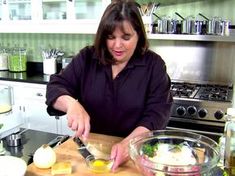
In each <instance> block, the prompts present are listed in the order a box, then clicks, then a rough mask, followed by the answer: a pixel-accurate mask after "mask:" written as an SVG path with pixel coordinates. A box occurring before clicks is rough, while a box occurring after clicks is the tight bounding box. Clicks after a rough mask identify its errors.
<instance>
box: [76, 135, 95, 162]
mask: <svg viewBox="0 0 235 176" xmlns="http://www.w3.org/2000/svg"><path fill="white" fill-rule="evenodd" d="M73 141H74V142H75V143H76V144H77V145H78V151H79V153H80V154H81V155H82V157H83V158H85V160H89V161H92V160H94V159H95V156H94V155H92V154H91V153H90V152H89V150H88V149H87V147H86V145H85V144H84V143H83V142H82V140H81V139H80V138H79V137H74V138H73Z"/></svg>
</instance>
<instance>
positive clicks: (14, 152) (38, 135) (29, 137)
mask: <svg viewBox="0 0 235 176" xmlns="http://www.w3.org/2000/svg"><path fill="white" fill-rule="evenodd" d="M58 136H61V135H59V134H54V133H48V132H42V131H36V130H31V129H28V130H26V131H25V132H23V133H22V134H21V144H20V145H18V146H8V144H7V141H6V138H3V146H4V148H5V150H6V152H5V155H11V156H16V157H19V158H22V159H23V160H25V162H26V163H27V164H30V163H31V162H32V154H33V153H34V152H35V151H36V150H37V148H39V147H40V146H42V145H43V144H47V143H49V142H50V141H52V140H53V139H55V138H56V137H58Z"/></svg>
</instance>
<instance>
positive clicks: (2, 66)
mask: <svg viewBox="0 0 235 176" xmlns="http://www.w3.org/2000/svg"><path fill="white" fill-rule="evenodd" d="M0 70H1V71H3V70H8V53H7V52H6V50H5V49H0Z"/></svg>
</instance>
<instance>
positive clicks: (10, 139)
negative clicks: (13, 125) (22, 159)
mask: <svg viewBox="0 0 235 176" xmlns="http://www.w3.org/2000/svg"><path fill="white" fill-rule="evenodd" d="M27 130H28V129H27V128H26V129H24V130H22V131H20V132H18V133H13V134H11V135H9V136H7V137H6V140H7V145H8V146H11V147H16V146H19V145H21V139H22V136H21V135H22V134H23V133H24V132H25V131H27Z"/></svg>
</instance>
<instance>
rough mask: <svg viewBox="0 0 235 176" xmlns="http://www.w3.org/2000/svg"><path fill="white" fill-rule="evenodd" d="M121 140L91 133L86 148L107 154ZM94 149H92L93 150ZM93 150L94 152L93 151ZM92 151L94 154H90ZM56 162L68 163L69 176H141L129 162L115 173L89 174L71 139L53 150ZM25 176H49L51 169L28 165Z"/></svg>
mask: <svg viewBox="0 0 235 176" xmlns="http://www.w3.org/2000/svg"><path fill="white" fill-rule="evenodd" d="M121 139H122V138H119V137H113V136H107V135H101V134H94V133H91V134H90V136H89V138H88V140H87V143H88V146H91V147H92V148H90V149H91V153H93V154H95V153H94V152H99V151H102V150H103V151H102V153H104V154H106V153H109V152H110V150H111V146H112V145H113V144H114V143H116V142H118V141H120V140H121ZM93 147H94V148H93ZM94 149H95V150H94ZM92 151H94V152H92ZM55 152H56V157H57V162H59V161H70V162H71V164H72V174H70V175H71V176H73V175H74V176H75V175H76V176H80V175H81V176H93V175H99V176H113V175H118V176H130V175H131V176H141V174H140V173H139V172H138V171H137V169H136V168H135V166H134V163H133V162H132V161H131V160H129V161H128V162H126V163H125V164H123V165H122V166H120V167H119V168H118V170H117V172H115V173H111V172H110V173H104V174H95V173H93V172H91V171H90V170H89V169H88V167H87V166H86V163H85V160H84V158H83V157H82V156H81V155H80V154H79V153H78V151H77V145H76V144H75V143H74V142H73V140H72V138H70V139H69V140H67V141H66V142H64V143H63V144H61V145H60V146H58V147H56V148H55ZM25 176H51V169H39V168H37V167H36V166H35V165H34V163H32V164H30V165H29V166H28V168H27V172H26V174H25Z"/></svg>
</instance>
